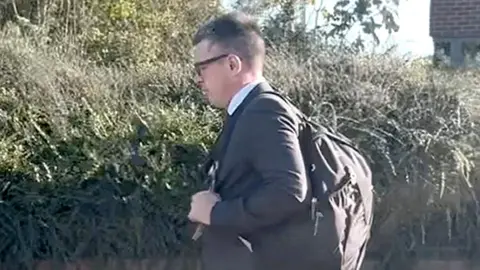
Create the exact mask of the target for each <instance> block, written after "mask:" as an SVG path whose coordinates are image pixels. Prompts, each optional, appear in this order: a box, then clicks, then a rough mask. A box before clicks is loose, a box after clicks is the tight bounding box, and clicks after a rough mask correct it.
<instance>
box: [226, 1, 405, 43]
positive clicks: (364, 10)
mask: <svg viewBox="0 0 480 270" xmlns="http://www.w3.org/2000/svg"><path fill="white" fill-rule="evenodd" d="M323 4H324V3H323V1H315V0H312V1H296V0H247V1H244V0H237V1H236V2H235V5H234V8H235V9H239V10H243V11H246V12H249V13H251V14H254V15H255V16H257V17H260V18H262V19H263V21H264V26H265V28H266V29H267V30H266V31H265V35H266V36H267V38H268V39H269V40H271V42H273V43H275V44H278V43H284V42H286V41H287V42H289V43H294V46H298V45H300V44H303V45H304V44H305V41H306V40H305V39H308V42H309V43H311V42H313V43H317V44H318V42H316V41H318V39H321V42H320V43H325V41H338V40H344V39H345V37H346V36H347V35H348V34H349V32H350V31H351V30H352V29H354V28H355V27H360V30H361V31H360V32H363V33H364V34H367V36H369V37H372V38H373V39H374V41H375V42H376V43H377V44H378V43H379V42H380V40H379V39H378V36H377V32H378V30H380V29H385V30H387V31H388V33H392V32H397V31H398V30H399V25H398V24H397V22H396V10H397V8H398V5H399V0H360V1H352V0H337V1H336V2H335V4H334V6H333V8H332V9H330V8H328V7H327V6H325V5H323ZM307 9H308V10H314V12H313V14H312V13H310V15H306V13H309V12H307V11H306V10H307ZM311 15H314V16H315V17H314V20H313V24H314V26H313V29H309V28H307V27H306V24H307V22H306V21H305V20H308V21H309V23H312V21H311V19H312V18H311V17H310V16H311ZM303 18H304V19H303ZM319 19H323V21H324V23H323V24H318V23H319ZM363 42H364V40H363V39H362V38H361V37H360V36H359V38H358V40H357V43H356V44H354V45H356V46H357V47H358V48H359V49H363V48H364V45H363Z"/></svg>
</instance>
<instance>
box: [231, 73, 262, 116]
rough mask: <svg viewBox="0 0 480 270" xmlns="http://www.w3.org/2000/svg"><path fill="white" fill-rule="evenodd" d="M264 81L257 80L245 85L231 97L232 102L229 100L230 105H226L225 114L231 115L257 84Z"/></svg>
mask: <svg viewBox="0 0 480 270" xmlns="http://www.w3.org/2000/svg"><path fill="white" fill-rule="evenodd" d="M264 81H265V79H264V78H262V79H259V80H256V81H253V82H251V83H249V84H247V85H245V86H244V87H243V88H242V89H240V91H238V92H237V93H236V94H235V95H234V96H233V97H232V100H230V103H229V104H228V108H227V112H228V114H229V115H232V114H233V113H234V112H235V110H236V109H237V108H238V106H239V105H240V104H242V102H243V100H244V99H245V98H246V97H247V96H248V94H249V93H250V92H251V91H252V90H253V88H255V86H257V85H258V84H259V83H261V82H264Z"/></svg>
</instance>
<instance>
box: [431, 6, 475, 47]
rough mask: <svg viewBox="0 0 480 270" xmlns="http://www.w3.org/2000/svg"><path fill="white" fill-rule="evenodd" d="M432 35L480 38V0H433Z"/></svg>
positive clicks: (435, 36) (434, 36) (437, 36)
mask: <svg viewBox="0 0 480 270" xmlns="http://www.w3.org/2000/svg"><path fill="white" fill-rule="evenodd" d="M430 36H432V37H433V38H449V37H452V38H454V37H455V38H462V37H465V38H480V0H431V2H430Z"/></svg>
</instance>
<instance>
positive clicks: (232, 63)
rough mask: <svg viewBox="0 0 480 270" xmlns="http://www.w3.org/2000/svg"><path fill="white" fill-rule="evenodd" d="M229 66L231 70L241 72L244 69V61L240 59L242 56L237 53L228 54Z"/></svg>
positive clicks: (234, 72)
mask: <svg viewBox="0 0 480 270" xmlns="http://www.w3.org/2000/svg"><path fill="white" fill-rule="evenodd" d="M227 60H228V61H227V62H228V67H229V68H230V71H231V72H232V73H233V74H234V75H236V74H238V73H240V71H241V70H242V67H243V66H242V61H241V60H240V57H238V56H236V55H230V56H228V59H227Z"/></svg>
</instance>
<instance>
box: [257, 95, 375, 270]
mask: <svg viewBox="0 0 480 270" xmlns="http://www.w3.org/2000/svg"><path fill="white" fill-rule="evenodd" d="M262 94H264V95H265V94H274V95H276V96H278V97H280V98H281V99H282V100H284V101H285V102H286V103H287V104H289V106H291V107H292V109H293V110H294V111H296V113H297V115H298V116H299V117H300V119H301V120H302V129H301V131H300V135H299V141H300V147H301V151H302V154H303V158H304V162H305V166H306V169H307V173H308V178H309V184H310V187H309V188H310V191H309V193H310V197H311V218H312V224H313V226H314V228H313V236H315V235H317V234H318V233H319V232H318V230H317V225H318V223H319V222H320V219H321V218H323V217H324V214H325V213H326V212H327V211H329V212H331V213H333V218H334V219H335V222H336V223H337V220H339V221H338V223H340V224H341V223H343V222H345V228H344V229H340V230H341V231H342V232H321V233H322V234H323V235H325V234H330V233H338V234H339V241H340V242H339V243H333V244H334V245H335V244H338V246H339V247H340V250H339V252H340V256H339V257H335V256H332V258H330V260H335V259H336V258H340V259H339V260H341V261H339V262H333V263H332V265H335V264H337V265H341V269H342V270H359V269H360V267H361V264H362V262H363V260H364V257H365V252H366V246H367V243H368V240H369V239H370V228H371V225H372V220H373V187H372V173H371V169H370V167H369V165H368V163H367V161H366V159H365V157H364V156H363V155H362V153H361V151H360V150H359V149H358V148H357V147H356V146H354V144H353V142H352V141H351V140H350V139H348V138H347V137H346V136H344V135H343V134H341V133H340V132H338V131H334V130H333V129H332V128H330V127H326V126H323V125H321V124H318V123H316V122H314V121H312V120H310V119H309V118H308V117H307V116H306V115H305V114H303V113H302V112H301V111H300V110H299V109H298V108H296V107H295V106H294V105H293V102H291V101H290V100H289V99H288V98H287V97H284V96H283V95H282V94H280V93H279V92H278V91H277V90H276V89H274V91H266V92H263V93H262ZM362 206H363V207H362ZM345 214H346V217H347V218H346V221H345ZM341 219H343V220H341ZM320 237H322V236H320ZM327 259H328V258H327ZM337 269H338V268H337Z"/></svg>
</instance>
